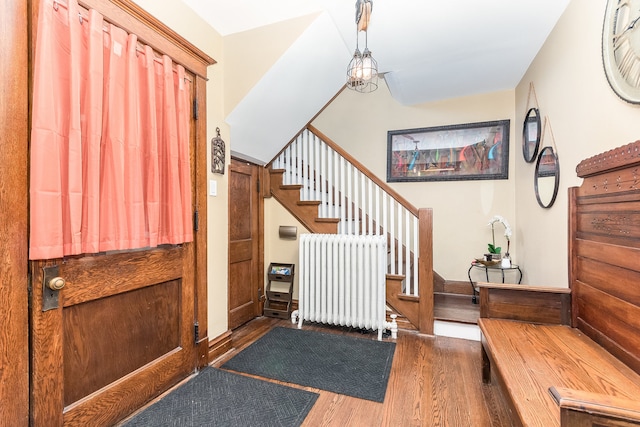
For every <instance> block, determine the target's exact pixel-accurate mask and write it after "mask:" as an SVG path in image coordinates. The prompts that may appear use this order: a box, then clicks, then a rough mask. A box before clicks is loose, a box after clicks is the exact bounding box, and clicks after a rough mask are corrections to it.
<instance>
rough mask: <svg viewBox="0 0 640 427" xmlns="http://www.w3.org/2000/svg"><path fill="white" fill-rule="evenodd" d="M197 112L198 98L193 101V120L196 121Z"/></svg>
mask: <svg viewBox="0 0 640 427" xmlns="http://www.w3.org/2000/svg"><path fill="white" fill-rule="evenodd" d="M198 116H199V111H198V98H195V99H194V100H193V120H198Z"/></svg>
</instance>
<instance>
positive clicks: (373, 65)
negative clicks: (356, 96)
mask: <svg viewBox="0 0 640 427" xmlns="http://www.w3.org/2000/svg"><path fill="white" fill-rule="evenodd" d="M362 79H363V80H364V81H365V82H366V83H367V84H366V86H364V87H359V88H356V90H357V91H358V92H373V91H374V90H376V89H378V62H377V61H376V60H375V59H373V56H371V51H370V50H369V49H368V48H366V47H365V48H364V52H363V53H362Z"/></svg>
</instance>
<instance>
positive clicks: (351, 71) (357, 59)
mask: <svg viewBox="0 0 640 427" xmlns="http://www.w3.org/2000/svg"><path fill="white" fill-rule="evenodd" d="M363 84H365V82H364V80H363V78H362V54H361V53H360V49H358V48H357V47H356V51H355V52H354V53H353V58H351V61H350V62H349V65H348V66H347V87H348V88H349V89H352V90H356V88H357V87H358V86H361V85H363Z"/></svg>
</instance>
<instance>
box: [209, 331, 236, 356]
mask: <svg viewBox="0 0 640 427" xmlns="http://www.w3.org/2000/svg"><path fill="white" fill-rule="evenodd" d="M229 350H231V331H226V332H224V333H223V334H222V335H220V336H218V337H216V338H214V339H212V340H210V341H209V363H211V362H213V361H214V360H216V359H217V358H218V357H220V356H222V355H223V354H225V353H226V352H228V351H229Z"/></svg>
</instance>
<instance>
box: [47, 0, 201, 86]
mask: <svg viewBox="0 0 640 427" xmlns="http://www.w3.org/2000/svg"><path fill="white" fill-rule="evenodd" d="M60 6H62V7H63V8H65V9H67V10H69V8H68V6H67V5H66V4H64V3H60V2H58V1H57V0H54V1H53V10H55V11H56V12H57V11H58V9H59V8H60ZM78 7H80V6H78ZM78 20H79V21H80V25H82V24H84V21H87V22H89V17H85V16H82V13H81V12H78ZM110 24H111V23H110ZM111 25H113V26H114V27H117V28H120V27H118V26H117V25H114V24H111ZM102 31H104V32H105V33H109V28H108V27H105V26H103V27H102ZM127 34H129V33H127ZM141 46H142V43H140V42H137V44H136V52H137V53H141V54H143V55H146V53H145V51H144V49H143V48H142V47H141ZM169 58H171V57H169ZM153 60H154V61H155V62H157V63H158V64H162V63H163V62H162V59H161V58H158V57H156V56H155V55H154V57H153ZM171 61H173V58H171ZM172 68H173V67H172ZM173 72H174V73H176V72H177V71H176V70H175V68H173ZM184 80H185V81H188V82H192V80H191V79H190V78H189V77H188V76H185V77H184Z"/></svg>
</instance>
